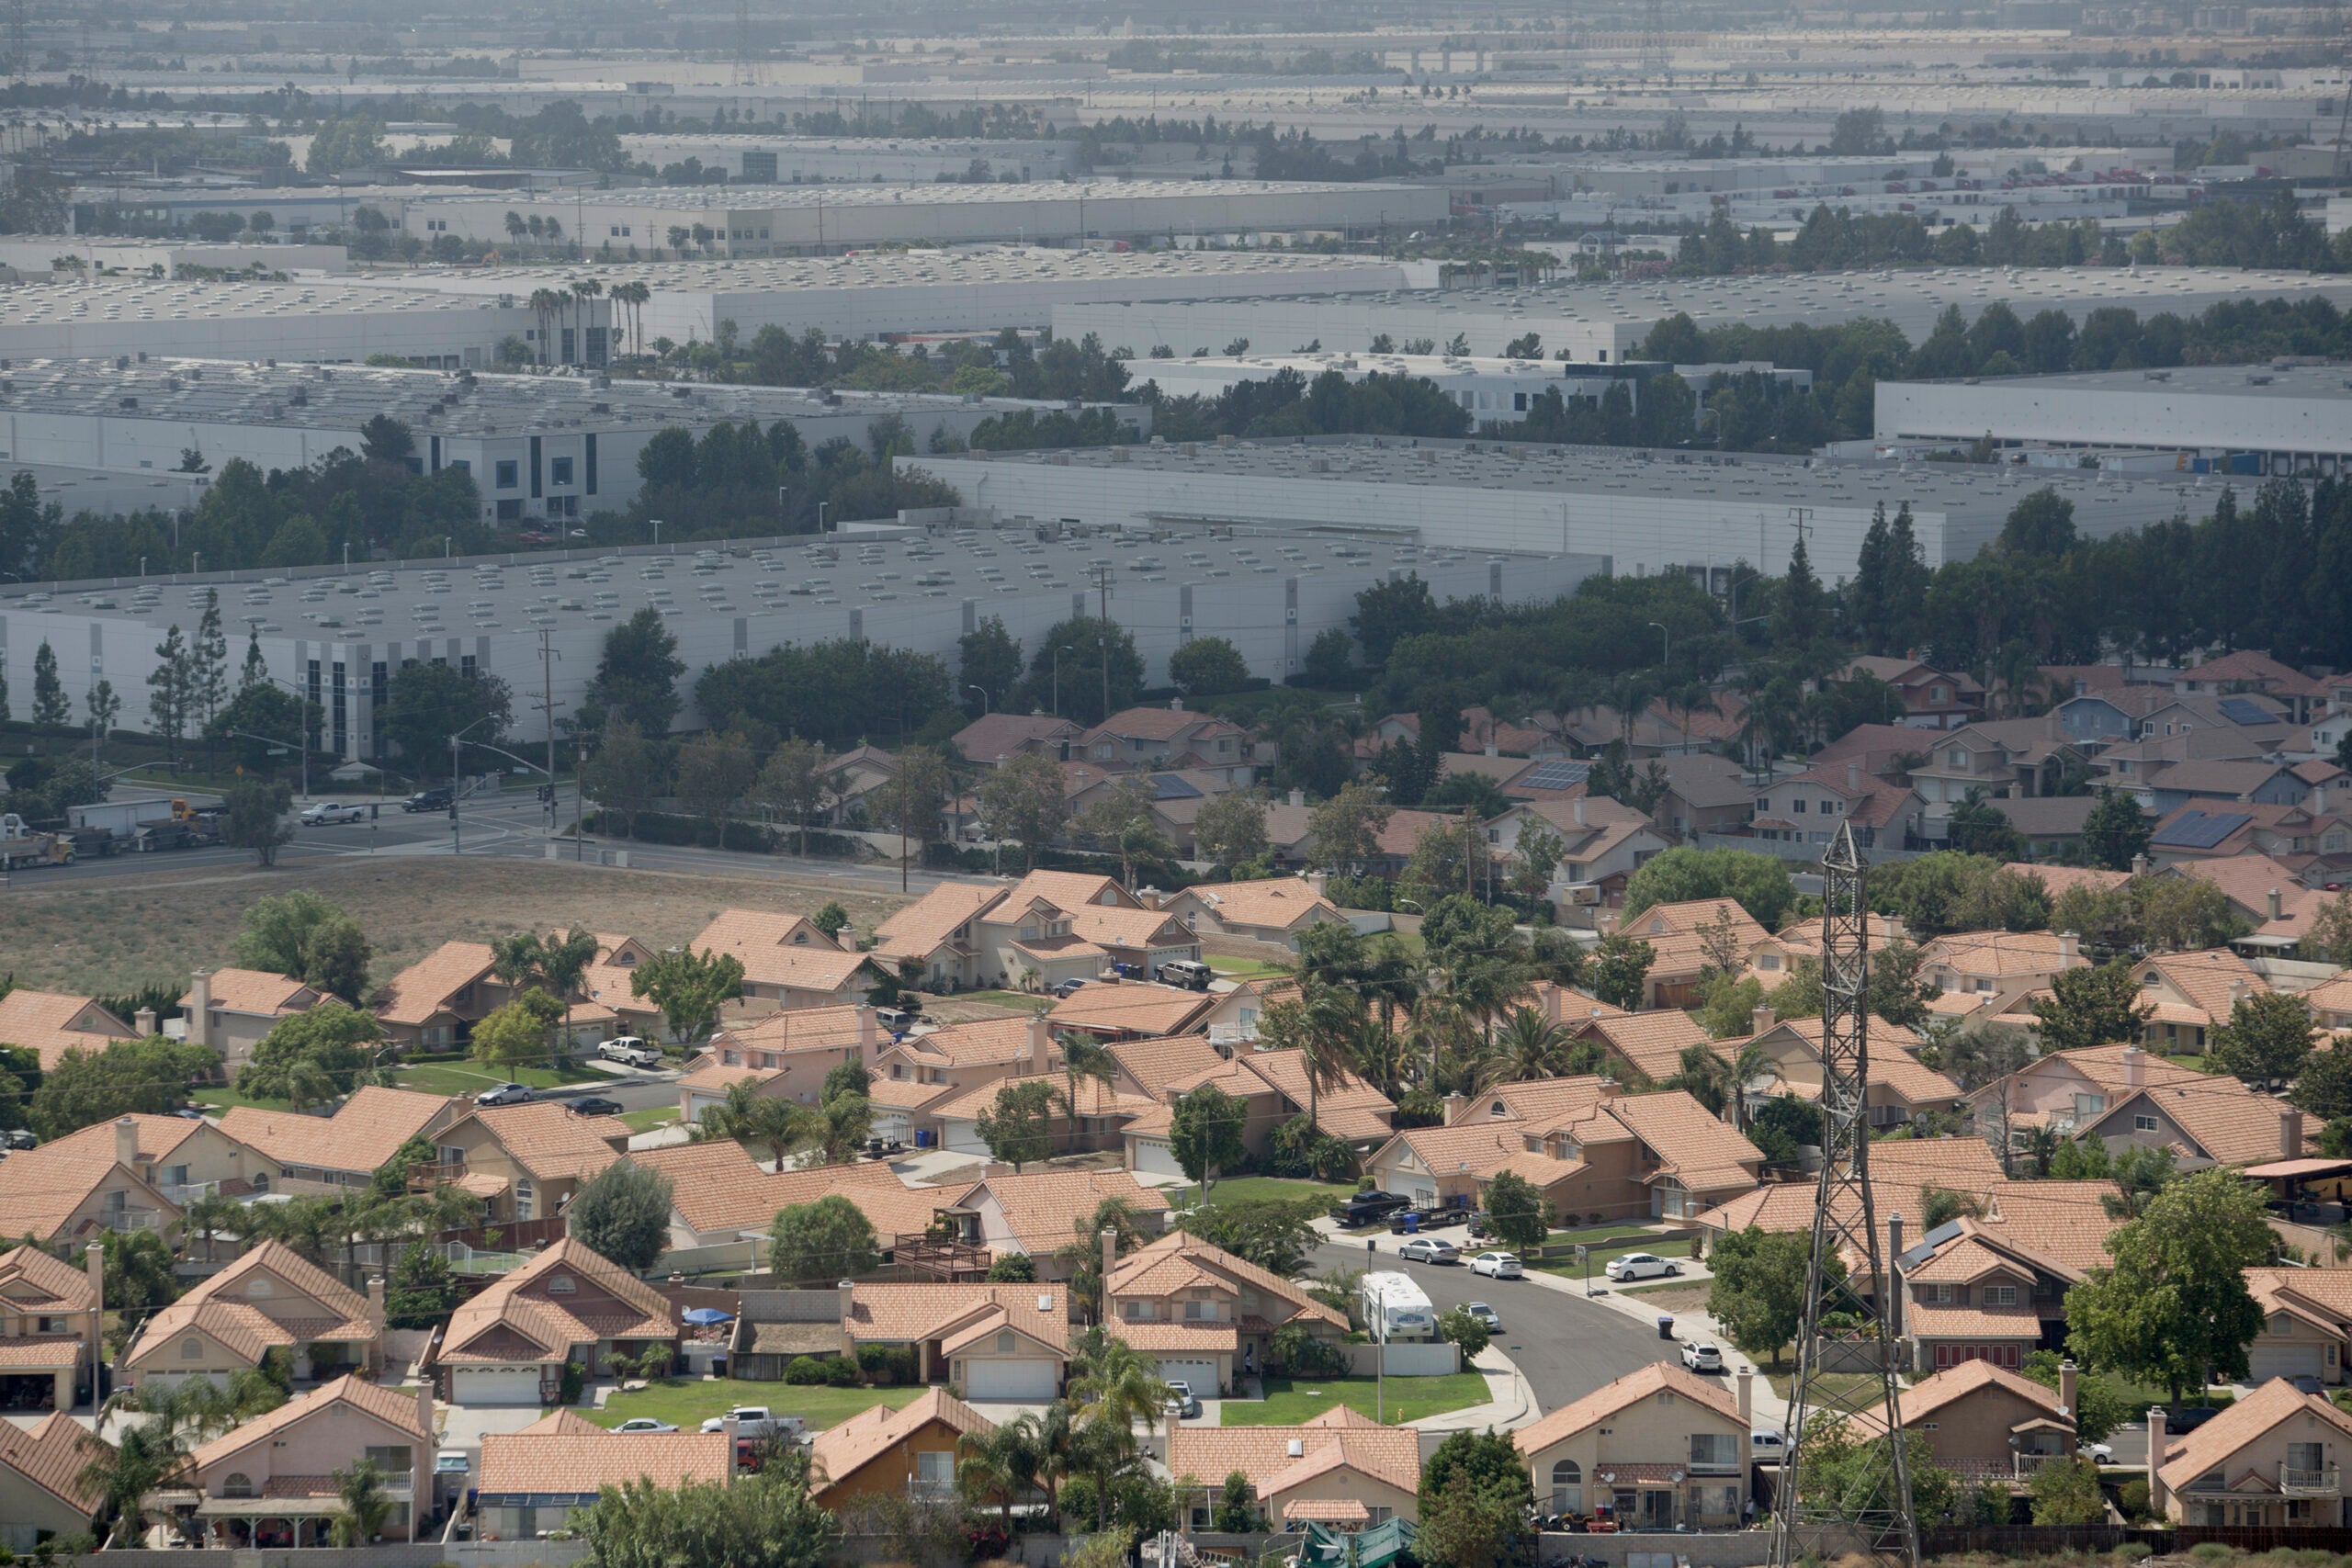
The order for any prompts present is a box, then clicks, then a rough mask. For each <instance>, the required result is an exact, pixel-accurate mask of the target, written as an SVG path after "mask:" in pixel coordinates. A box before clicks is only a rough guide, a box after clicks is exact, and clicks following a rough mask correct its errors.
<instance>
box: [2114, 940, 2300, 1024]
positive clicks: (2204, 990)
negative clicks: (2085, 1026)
mask: <svg viewBox="0 0 2352 1568" xmlns="http://www.w3.org/2000/svg"><path fill="white" fill-rule="evenodd" d="M2131 972H2132V974H2133V975H2134V976H2146V975H2148V974H2149V973H2151V972H2154V973H2155V974H2157V975H2161V976H2164V978H2165V981H2166V982H2167V983H2168V984H2170V985H2171V987H2173V989H2175V990H2177V991H2178V992H2179V993H2180V994H2181V995H2182V996H2184V997H2186V998H2188V1005H2189V1006H2191V1007H2193V1008H2196V1009H2198V1010H2200V1011H2202V1012H2203V1013H2205V1014H2206V1016H2207V1017H2209V1018H2211V1020H2212V1021H2214V1022H2215V1023H2221V1022H2224V1021H2227V1020H2228V1018H2229V1016H2230V1010H2231V1009H2232V1008H2233V1006H2235V1005H2236V1004H2235V1002H2234V1001H2233V998H2232V997H2231V994H2230V992H2231V987H2232V986H2233V985H2235V986H2237V987H2241V990H2240V994H2241V995H2245V996H2251V995H2253V994H2254V993H2255V992H2256V991H2267V990H2268V989H2270V982H2269V981H2268V980H2267V979H2265V978H2263V976H2262V972H2261V971H2260V970H2258V969H2256V967H2255V966H2254V965H2253V964H2249V963H2247V962H2246V961H2245V958H2244V957H2243V956H2241V955H2240V954H2238V953H2233V952H2231V951H2230V950H2229V949H2228V948H2226V947H2216V948H2208V949H2206V950H2205V951H2204V952H2201V953H2156V954H2154V955H2153V956H2151V957H2147V958H2143V959H2142V960H2140V962H2139V963H2138V964H2134V965H2133V966H2132V971H2131Z"/></svg>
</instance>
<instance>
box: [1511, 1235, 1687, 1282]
mask: <svg viewBox="0 0 2352 1568" xmlns="http://www.w3.org/2000/svg"><path fill="white" fill-rule="evenodd" d="M1561 1242H1562V1238H1560V1237H1557V1236H1555V1237H1554V1238H1553V1239H1552V1241H1551V1243H1550V1244H1549V1245H1552V1246H1555V1247H1557V1246H1559V1245H1561ZM1584 1245H1585V1248H1586V1251H1587V1253H1588V1255H1589V1258H1590V1263H1589V1265H1587V1264H1584V1263H1578V1262H1577V1260H1576V1258H1574V1257H1568V1258H1553V1259H1552V1260H1550V1261H1549V1262H1544V1263H1537V1264H1534V1265H1533V1267H1535V1268H1538V1269H1543V1270H1544V1272H1545V1273H1547V1274H1563V1275H1566V1276H1567V1277H1568V1278H1570V1279H1575V1280H1581V1279H1583V1278H1584V1274H1585V1269H1586V1268H1587V1267H1588V1266H1589V1268H1590V1269H1592V1277H1593V1279H1594V1280H1597V1281H1600V1282H1601V1283H1604V1284H1605V1283H1607V1281H1606V1280H1602V1278H1601V1276H1602V1273H1603V1271H1604V1270H1605V1269H1607V1268H1608V1267H1609V1260H1610V1259H1611V1258H1623V1257H1624V1256H1625V1255H1626V1254H1628V1253H1633V1252H1646V1253H1650V1254H1652V1255H1653V1256H1655V1257H1658V1258H1689V1257H1690V1256H1691V1244H1690V1243H1689V1242H1687V1241H1657V1240H1653V1239H1651V1238H1650V1237H1647V1236H1623V1235H1617V1236H1611V1237H1610V1238H1609V1239H1608V1240H1607V1241H1605V1242H1592V1241H1588V1242H1586V1243H1585V1244H1584Z"/></svg>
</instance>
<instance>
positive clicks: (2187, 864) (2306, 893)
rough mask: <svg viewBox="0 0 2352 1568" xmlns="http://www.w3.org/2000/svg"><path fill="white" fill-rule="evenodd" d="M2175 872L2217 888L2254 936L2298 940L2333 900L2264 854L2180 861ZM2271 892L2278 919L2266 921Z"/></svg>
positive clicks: (2331, 895)
mask: <svg viewBox="0 0 2352 1568" xmlns="http://www.w3.org/2000/svg"><path fill="white" fill-rule="evenodd" d="M2177 874H2179V875H2182V876H2193V877H2195V878H2197V880H2198V881H2199V882H2210V883H2211V884H2212V885H2213V886H2216V887H2218V888H2220V889H2221V890H2222V893H2223V894H2225V895H2227V897H2229V900H2230V902H2231V903H2233V904H2234V905H2236V906H2237V907H2238V908H2240V909H2243V910H2244V911H2245V913H2246V914H2247V915H2248V916H2250V917H2251V918H2252V919H2253V920H2254V928H2255V934H2256V935H2257V936H2283V937H2292V938H2294V939H2295V940H2296V941H2298V942H2300V941H2301V940H2302V938H2303V936H2304V935H2305V933H2306V932H2308V931H2309V930H2310V929H2311V923H2312V917H2313V916H2315V915H2317V914H2318V913H2319V912H2320V910H2321V909H2323V908H2325V907H2326V906H2327V904H2328V902H2329V901H2330V900H2331V899H2332V898H2333V897H2335V895H2333V894H2327V893H2323V892H2321V891H2319V890H2318V889H2316V888H2312V887H2306V886H2303V885H2302V883H2301V881H2299V880H2297V878H2296V876H2295V874H2294V873H2293V872H2291V871H2290V870H2288V869H2287V868H2286V867H2285V866H2283V865H2280V864H2279V863H2278V862H2277V861H2275V860H2273V859H2271V858H2270V857H2269V856H2268V855H2265V854H2244V855H2222V856H2218V857H2216V858H2214V859H2211V860H2193V861H2183V862H2182V863H2180V865H2179V866H2178V867H2177ZM2273 893H2276V894H2278V919H2275V920H2274V919H2271V918H2270V895H2271V894H2273Z"/></svg>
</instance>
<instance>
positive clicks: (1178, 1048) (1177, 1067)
mask: <svg viewBox="0 0 2352 1568" xmlns="http://www.w3.org/2000/svg"><path fill="white" fill-rule="evenodd" d="M1293 983H1294V984H1295V982H1293ZM1243 988H1246V987H1236V988H1235V989H1234V990H1232V991H1228V992H1227V993H1226V995H1227V997H1232V996H1236V995H1238V994H1239V992H1240V990H1242V989H1243ZM2346 1005H2347V1006H2352V1001H2347V1002H2346ZM1257 1021H1258V1015H1257V1014H1256V1013H1254V1012H1253V1013H1251V1014H1250V1022H1249V1024H1248V1029H1249V1034H1248V1036H1247V1038H1248V1039H1250V1040H1254V1039H1256V1038H1257ZM1226 1027H1229V1028H1235V1029H1238V1028H1239V1027H1241V1026H1239V1025H1228V1026H1226ZM1237 1049H1238V1045H1237V1044H1236V1043H1235V1042H1234V1041H1232V1040H1228V1041H1227V1042H1226V1043H1222V1044H1220V1043H1217V1041H1216V1036H1215V1035H1214V1034H1174V1035H1170V1036H1168V1037H1167V1038H1166V1039H1159V1040H1123V1041H1121V1042H1119V1043H1117V1044H1116V1045H1113V1046H1111V1047H1109V1050H1110V1053H1111V1059H1112V1060H1113V1061H1114V1062H1116V1063H1118V1065H1119V1067H1118V1077H1116V1078H1114V1080H1113V1081H1112V1086H1111V1087H1112V1088H1114V1089H1117V1090H1119V1091H1120V1092H1121V1093H1122V1094H1136V1095H1141V1096H1142V1097H1143V1098H1144V1099H1146V1100H1165V1099H1167V1098H1168V1085H1170V1084H1171V1083H1174V1082H1175V1081H1176V1080H1177V1079H1179V1078H1182V1077H1190V1076H1191V1075H1193V1074H1195V1073H1202V1072H1206V1071H1207V1070H1208V1069H1210V1068H1211V1067H1214V1066H1216V1065H1217V1064H1218V1063H1219V1062H1221V1061H1224V1060H1225V1059H1226V1058H1227V1057H1228V1056H1230V1055H1232V1054H1233V1053H1234V1052H1235V1050H1237Z"/></svg>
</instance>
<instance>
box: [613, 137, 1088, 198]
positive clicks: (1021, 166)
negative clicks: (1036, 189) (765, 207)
mask: <svg viewBox="0 0 2352 1568" xmlns="http://www.w3.org/2000/svg"><path fill="white" fill-rule="evenodd" d="M620 141H621V150H622V151H623V152H627V153H628V155H629V156H630V157H632V158H634V159H636V160H637V161H638V162H639V163H640V164H652V165H653V167H654V168H656V169H662V168H666V167H667V166H669V165H670V164H683V163H684V162H685V161H686V160H687V159H689V158H692V159H694V160H695V162H696V163H698V164H701V165H702V166H703V168H704V169H706V170H711V171H716V172H717V173H718V174H722V175H726V177H727V178H728V180H729V181H730V182H731V183H733V184H736V185H751V186H779V185H781V186H797V185H820V184H821V185H835V184H849V185H926V184H929V183H932V182H933V181H937V180H962V179H968V178H971V177H972V176H974V175H978V176H980V177H983V178H986V179H991V180H1010V181H1012V182H1014V183H1016V184H1017V183H1019V182H1021V181H1023V180H1055V179H1059V178H1061V177H1062V176H1063V175H1068V174H1075V173H1077V172H1078V169H1079V164H1078V143H1077V142H1075V141H971V140H965V139H951V140H933V141H926V140H923V139H922V138H918V137H911V136H909V137H895V136H893V137H880V136H757V135H736V134H729V133H727V132H723V131H722V132H709V133H703V134H684V135H673V134H671V133H668V132H661V131H657V132H653V133H650V134H648V133H639V134H637V135H632V136H624V137H622V138H621V139H620Z"/></svg>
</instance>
